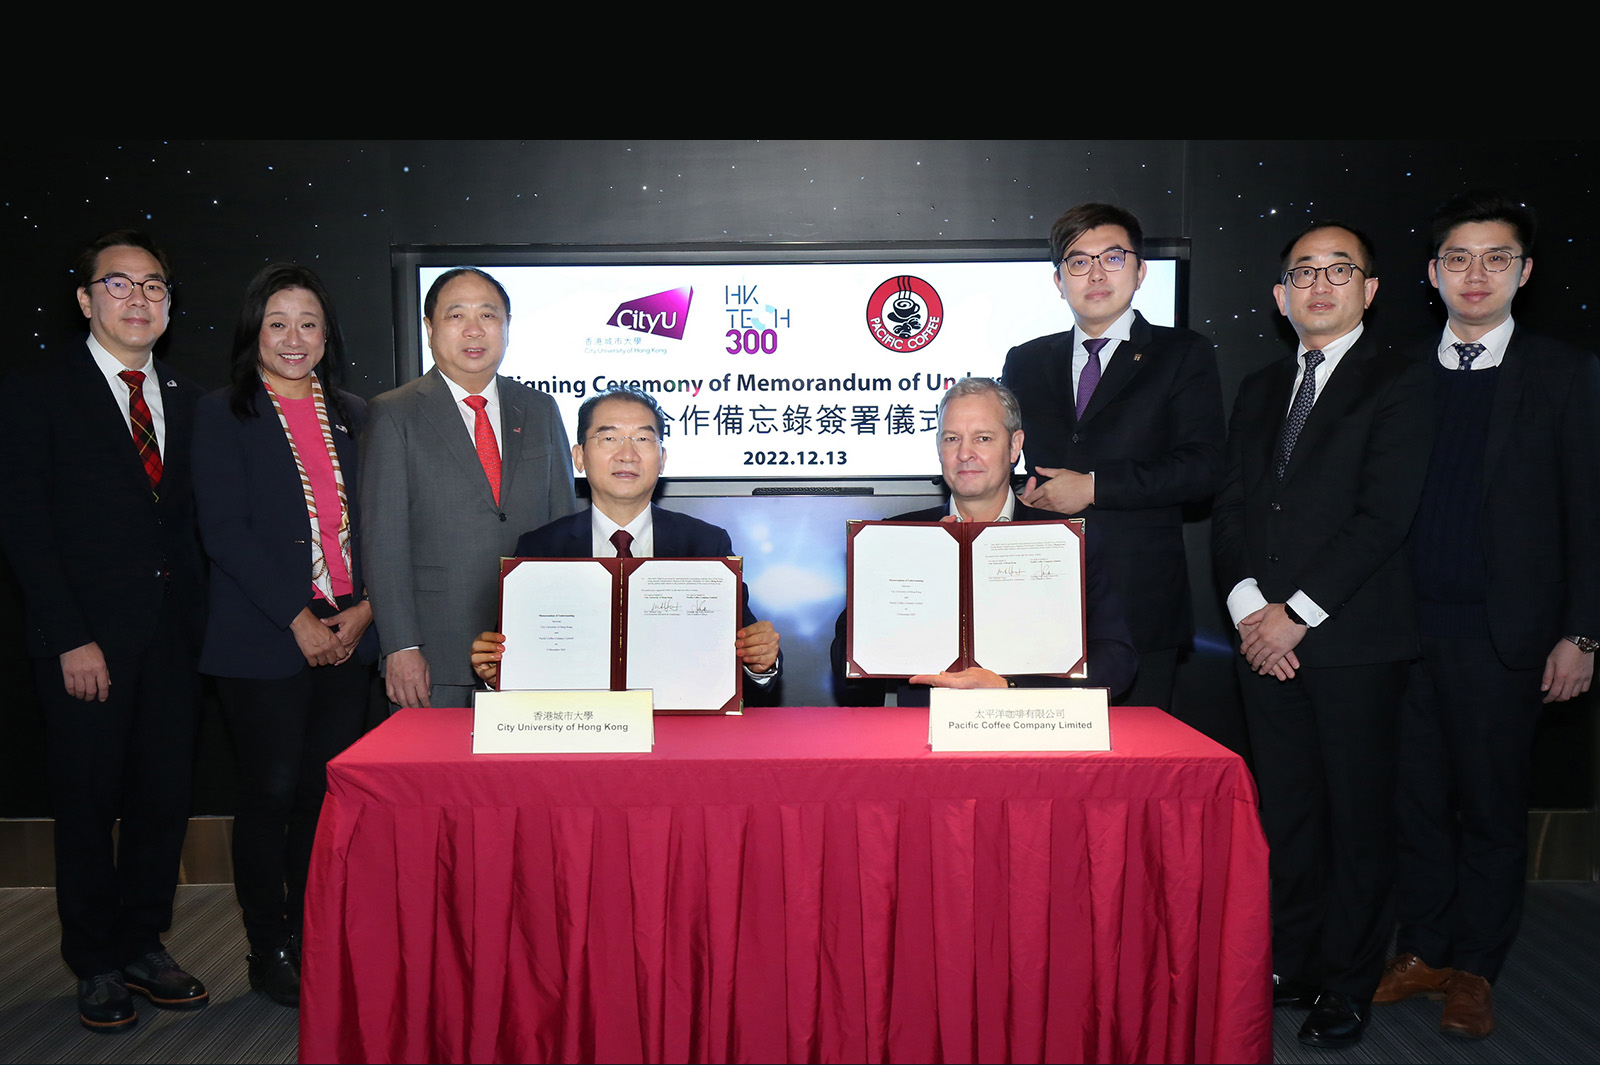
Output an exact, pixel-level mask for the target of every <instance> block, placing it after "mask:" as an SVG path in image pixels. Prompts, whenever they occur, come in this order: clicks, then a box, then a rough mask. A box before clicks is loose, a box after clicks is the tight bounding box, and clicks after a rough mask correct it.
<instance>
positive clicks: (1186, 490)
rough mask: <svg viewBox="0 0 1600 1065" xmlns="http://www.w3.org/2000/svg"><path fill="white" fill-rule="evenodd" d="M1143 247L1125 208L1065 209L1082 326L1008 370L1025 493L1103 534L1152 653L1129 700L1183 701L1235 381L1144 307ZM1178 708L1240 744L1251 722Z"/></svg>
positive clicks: (1138, 634)
mask: <svg viewBox="0 0 1600 1065" xmlns="http://www.w3.org/2000/svg"><path fill="white" fill-rule="evenodd" d="M1143 246H1144V234H1143V232H1142V231H1141V229H1140V227H1139V220H1138V219H1137V218H1135V217H1134V216H1133V214H1132V213H1131V212H1129V211H1126V210H1124V209H1122V208H1120V207H1115V206H1112V205H1110V204H1104V203H1086V204H1080V205H1079V206H1077V207H1074V208H1072V210H1070V211H1068V212H1067V213H1065V214H1063V215H1062V216H1061V217H1060V218H1059V219H1057V220H1056V223H1055V225H1054V226H1052V227H1051V229H1050V256H1051V262H1052V263H1053V264H1054V266H1055V284H1056V289H1057V290H1058V291H1059V292H1060V293H1061V298H1062V299H1064V300H1066V301H1067V303H1068V305H1069V306H1071V308H1072V317H1073V328H1072V329H1071V330H1069V331H1067V332H1065V333H1057V334H1054V335H1053V336H1047V337H1040V338H1038V339H1037V340H1031V341H1029V342H1028V343H1026V344H1022V345H1020V346H1018V347H1015V348H1012V349H1011V351H1010V352H1009V353H1008V354H1007V355H1006V365H1005V372H1004V374H1003V375H1002V376H1003V378H1004V380H1005V383H1006V385H1007V386H1008V387H1009V388H1010V389H1011V390H1012V392H1014V393H1016V395H1017V396H1018V398H1019V399H1020V400H1021V402H1022V423H1023V428H1024V429H1025V430H1026V431H1027V437H1028V446H1027V460H1028V470H1029V472H1030V474H1032V476H1031V477H1030V478H1029V480H1028V483H1027V484H1026V485H1025V486H1024V488H1023V490H1022V492H1021V494H1020V496H1019V498H1020V499H1021V501H1022V502H1023V503H1024V504H1025V505H1027V506H1030V507H1035V508H1038V509H1041V510H1049V511H1055V512H1058V513H1061V514H1070V515H1082V516H1083V517H1085V518H1087V519H1088V523H1089V525H1090V526H1091V527H1095V528H1096V529H1097V530H1098V534H1099V536H1100V539H1101V541H1102V543H1103V544H1104V556H1105V564H1106V566H1107V567H1108V568H1109V569H1110V573H1111V577H1112V582H1113V584H1114V586H1115V587H1116V589H1117V591H1118V593H1119V594H1120V596H1121V599H1122V602H1123V603H1124V605H1125V607H1126V610H1127V617H1128V628H1129V629H1130V630H1131V631H1132V633H1133V643H1134V646H1135V647H1137V648H1138V649H1139V675H1138V678H1137V680H1136V681H1135V683H1134V687H1133V690H1132V691H1130V692H1129V693H1128V694H1127V696H1126V699H1125V701H1126V702H1127V703H1128V704H1129V705H1136V706H1159V707H1161V708H1162V709H1163V710H1172V709H1173V701H1172V694H1173V684H1174V681H1175V680H1176V676H1177V667H1178V653H1179V651H1180V650H1181V649H1183V648H1186V647H1188V646H1189V645H1190V643H1191V642H1192V641H1193V639H1194V615H1193V611H1192V610H1191V609H1190V595H1189V572H1188V564H1187V561H1186V559H1185V555H1184V546H1183V504H1185V503H1190V502H1197V501H1202V500H1206V499H1209V498H1210V496H1211V493H1212V492H1213V491H1215V489H1216V486H1217V479H1218V477H1220V476H1221V473H1222V441H1223V413H1222V385H1221V382H1220V380H1219V378H1218V375H1217V363H1216V358H1215V356H1214V355H1213V353H1212V350H1211V342H1210V341H1208V340H1207V339H1206V338H1205V337H1202V336H1200V335H1199V334H1198V333H1193V332H1190V331H1189V330H1187V329H1168V328H1165V327H1162V326H1152V325H1151V324H1150V323H1149V322H1147V321H1145V320H1144V317H1143V316H1142V315H1140V314H1139V312H1137V311H1135V310H1133V307H1132V304H1133V297H1134V293H1136V292H1137V291H1138V290H1139V286H1140V285H1141V284H1143V283H1144V277H1145V262H1144V256H1143V254H1142V251H1143ZM1176 712H1177V714H1178V716H1179V717H1182V718H1183V719H1184V720H1185V721H1186V722H1187V723H1189V724H1191V725H1193V726H1195V727H1196V728H1198V729H1200V730H1201V731H1203V732H1207V733H1209V734H1211V735H1213V736H1214V737H1216V738H1219V739H1222V740H1223V741H1224V742H1229V741H1232V742H1235V743H1237V742H1238V741H1237V738H1236V733H1237V731H1238V728H1237V725H1232V726H1230V724H1229V723H1227V722H1222V721H1216V720H1212V719H1211V718H1209V717H1208V716H1206V715H1207V713H1208V711H1207V709H1206V708H1204V707H1185V708H1180V709H1178V710H1177V711H1176Z"/></svg>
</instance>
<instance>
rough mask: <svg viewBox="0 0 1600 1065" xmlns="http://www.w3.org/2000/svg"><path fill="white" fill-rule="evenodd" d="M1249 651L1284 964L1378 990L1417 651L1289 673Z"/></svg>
mask: <svg viewBox="0 0 1600 1065" xmlns="http://www.w3.org/2000/svg"><path fill="white" fill-rule="evenodd" d="M1238 662H1239V667H1238V669H1239V676H1240V686H1241V689H1242V692H1243V695H1244V709H1245V719H1246V721H1247V722H1248V724H1249V727H1250V745H1251V748H1252V749H1253V750H1254V752H1255V766H1254V771H1255V776H1256V783H1257V785H1258V787H1259V789H1260V793H1261V824H1262V827H1263V828H1264V829H1265V830H1266V835H1267V843H1268V844H1269V845H1270V846H1271V848H1272V854H1271V857H1270V859H1269V862H1268V868H1269V870H1270V872H1271V876H1272V961H1273V971H1274V972H1276V973H1277V974H1278V975H1279V976H1281V977H1283V978H1284V979H1286V980H1297V981H1303V982H1305V983H1308V984H1311V985H1312V986H1314V987H1319V988H1322V989H1324V990H1327V991H1338V992H1341V993H1343V994H1346V995H1350V996H1352V997H1354V998H1358V999H1370V998H1371V997H1372V995H1373V992H1374V991H1375V990H1377V986H1378V979H1379V977H1380V976H1381V975H1382V972H1383V962H1384V955H1385V949H1386V948H1387V946H1388V942H1389V933H1390V931H1391V927H1392V913H1393V910H1392V909H1391V908H1390V906H1389V890H1390V887H1391V886H1392V883H1393V879H1394V800H1393V795H1394V772H1395V736H1396V728H1397V722H1398V719H1399V714H1400V698H1401V695H1402V693H1403V691H1404V688H1405V680H1406V663H1404V662H1381V663H1377V664H1372V665H1359V666H1330V667H1326V668H1311V667H1307V668H1302V669H1301V670H1300V671H1299V672H1298V673H1297V674H1296V676H1295V678H1294V679H1293V680H1289V681H1279V680H1278V679H1277V678H1275V677H1271V676H1266V677H1263V676H1261V675H1259V674H1257V673H1255V672H1253V671H1251V669H1250V667H1249V665H1248V664H1247V663H1246V662H1245V661H1244V659H1243V658H1242V657H1241V658H1240V659H1239V660H1238Z"/></svg>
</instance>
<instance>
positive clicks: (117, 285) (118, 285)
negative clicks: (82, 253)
mask: <svg viewBox="0 0 1600 1065" xmlns="http://www.w3.org/2000/svg"><path fill="white" fill-rule="evenodd" d="M95 280H96V281H99V282H100V284H102V285H104V286H105V287H106V291H107V292H109V293H110V294H111V298H112V299H114V300H125V299H127V298H128V297H129V296H131V295H133V290H134V289H136V288H142V289H144V298H145V299H147V300H149V301H150V302H151V303H160V302H161V301H162V300H164V299H166V298H167V293H168V292H169V291H171V288H172V286H171V285H169V284H168V283H167V282H165V281H159V280H157V279H156V278H153V277H152V278H150V279H148V280H146V281H135V280H134V279H133V278H131V277H128V276H127V275H125V274H107V275H106V276H105V277H100V278H96V279H95ZM93 283H94V282H93V281H91V282H90V284H93Z"/></svg>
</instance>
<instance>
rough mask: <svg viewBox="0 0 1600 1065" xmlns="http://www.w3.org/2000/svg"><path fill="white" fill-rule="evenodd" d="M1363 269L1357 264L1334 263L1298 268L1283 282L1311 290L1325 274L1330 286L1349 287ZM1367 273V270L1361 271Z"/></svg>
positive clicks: (1285, 275)
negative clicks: (1357, 273) (1319, 276)
mask: <svg viewBox="0 0 1600 1065" xmlns="http://www.w3.org/2000/svg"><path fill="white" fill-rule="evenodd" d="M1358 270H1361V267H1359V266H1357V265H1356V264H1355V263H1334V264H1333V265H1332V266H1297V267H1295V268H1294V269H1293V270H1290V271H1289V272H1287V273H1286V274H1284V275H1283V280H1285V281H1287V282H1288V283H1289V284H1291V285H1293V286H1294V287H1295V288H1310V287H1311V286H1312V285H1315V284H1316V283H1317V275H1318V274H1324V275H1326V276H1327V278H1328V284H1330V285H1348V284H1349V283H1350V280H1351V279H1352V278H1354V277H1355V276H1356V271H1358ZM1361 272H1362V273H1366V271H1365V270H1361Z"/></svg>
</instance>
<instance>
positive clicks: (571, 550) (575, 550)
mask: <svg viewBox="0 0 1600 1065" xmlns="http://www.w3.org/2000/svg"><path fill="white" fill-rule="evenodd" d="M663 424H664V419H663V418H662V415H661V407H660V405H659V404H657V403H656V401H655V399H654V398H653V397H651V396H650V394H649V393H647V392H641V391H639V390H638V389H633V388H612V389H608V390H606V391H604V392H597V393H595V394H594V395H592V396H590V397H589V398H588V399H587V400H585V401H584V404H583V406H582V407H580V408H578V442H577V443H576V444H574V445H573V448H572V461H573V463H574V464H576V466H577V467H578V472H579V473H581V474H584V475H586V476H587V477H588V478H589V495H590V502H591V503H592V505H591V506H590V508H589V509H588V510H580V511H578V512H577V513H576V514H569V515H567V516H566V517H564V518H557V519H556V520H555V521H552V522H550V523H549V524H547V525H543V526H541V527H540V528H538V529H535V530H533V531H532V532H526V533H523V534H522V537H521V538H520V539H519V540H518V541H517V557H519V558H610V557H618V558H656V557H660V558H722V557H726V556H728V555H731V554H733V543H732V541H731V540H729V538H728V533H727V531H726V530H723V529H719V528H717V526H715V525H712V524H710V523H709V522H704V521H701V520H700V519H699V518H691V517H689V516H688V515H687V514H675V513H673V512H672V511H670V510H663V509H662V508H660V507H658V506H654V505H652V504H651V502H650V497H651V495H653V494H654V492H655V490H656V482H657V481H658V480H659V479H660V477H661V468H662V467H663V466H664V465H666V458H667V449H666V448H665V447H663V446H662V444H661V437H662V429H663ZM745 600H746V602H745V604H744V627H743V628H741V629H740V630H739V634H738V642H737V644H736V645H735V649H736V650H737V652H738V654H739V660H740V661H741V662H743V663H744V672H745V698H746V701H747V702H755V703H770V702H771V701H772V698H773V697H774V696H775V695H776V689H777V683H776V682H777V679H778V675H779V673H780V672H781V671H782V668H783V659H782V657H781V656H780V655H779V654H778V632H777V630H776V629H774V628H773V627H772V622H770V621H757V620H756V619H755V615H754V614H752V613H751V612H750V604H749V593H748V590H747V591H746V594H745ZM504 653H505V637H504V636H503V635H501V634H500V633H497V632H485V633H482V634H481V635H479V637H478V639H477V640H475V641H474V642H473V644H472V668H473V670H474V671H475V672H476V673H477V674H478V676H479V677H480V678H482V679H483V680H484V681H485V682H487V683H488V684H489V685H490V686H493V685H494V684H495V683H496V682H497V681H498V680H499V675H500V658H501V656H502V655H503V654H504Z"/></svg>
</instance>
